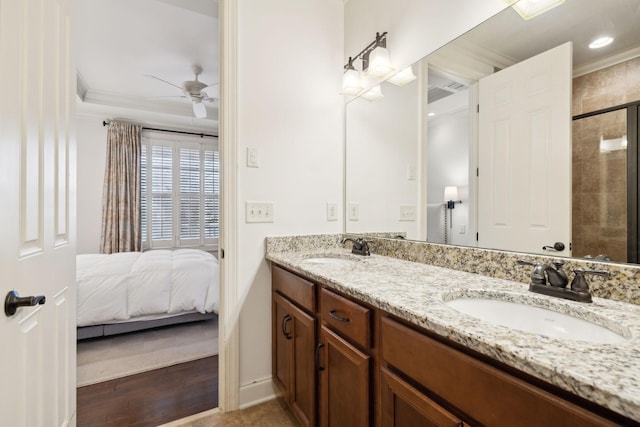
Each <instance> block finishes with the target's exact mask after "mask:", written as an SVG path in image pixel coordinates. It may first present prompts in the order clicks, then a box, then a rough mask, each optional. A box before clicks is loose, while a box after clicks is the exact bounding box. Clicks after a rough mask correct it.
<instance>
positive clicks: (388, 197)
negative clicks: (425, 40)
mask: <svg viewBox="0 0 640 427" xmlns="http://www.w3.org/2000/svg"><path fill="white" fill-rule="evenodd" d="M414 68H416V67H414ZM415 72H418V70H417V69H416V70H415ZM381 86H382V92H383V94H384V98H383V99H378V100H375V101H367V100H366V99H364V98H357V99H354V100H353V101H352V102H350V103H349V104H347V106H346V109H347V115H348V116H349V121H348V122H347V129H346V135H347V141H349V144H347V149H346V156H347V162H346V164H347V167H346V191H347V206H349V204H351V203H357V204H358V205H359V218H358V220H351V219H349V215H347V223H346V230H347V232H349V233H366V232H394V233H395V232H404V233H406V237H407V238H409V239H418V238H419V236H418V224H419V222H418V217H417V215H418V214H417V212H418V190H419V185H418V184H419V179H420V177H419V148H420V90H419V88H420V86H419V79H416V80H414V81H413V82H411V83H408V84H406V85H405V86H402V87H398V86H395V85H393V84H391V83H383V84H382V85H381ZM408 168H410V169H411V170H412V171H413V179H409V178H408V172H407V169H408ZM400 206H413V208H414V213H415V216H414V218H415V219H414V220H413V221H407V220H402V221H401V220H400ZM347 210H348V207H347ZM405 219H406V218H405Z"/></svg>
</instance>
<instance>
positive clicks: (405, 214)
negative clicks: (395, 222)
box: [400, 205, 416, 221]
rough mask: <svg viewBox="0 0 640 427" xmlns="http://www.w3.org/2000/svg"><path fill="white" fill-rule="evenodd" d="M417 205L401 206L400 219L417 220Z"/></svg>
mask: <svg viewBox="0 0 640 427" xmlns="http://www.w3.org/2000/svg"><path fill="white" fill-rule="evenodd" d="M415 220H416V207H415V206H412V205H404V206H400V221H415Z"/></svg>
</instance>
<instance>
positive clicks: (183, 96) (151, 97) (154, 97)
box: [145, 95, 187, 99]
mask: <svg viewBox="0 0 640 427" xmlns="http://www.w3.org/2000/svg"><path fill="white" fill-rule="evenodd" d="M162 98H183V99H184V98H187V96H186V95H169V96H147V97H146V98H145V99H162Z"/></svg>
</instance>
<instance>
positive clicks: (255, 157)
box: [247, 147, 260, 168]
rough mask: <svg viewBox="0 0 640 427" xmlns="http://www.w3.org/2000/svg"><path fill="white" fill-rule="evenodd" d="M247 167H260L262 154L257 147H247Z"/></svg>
mask: <svg viewBox="0 0 640 427" xmlns="http://www.w3.org/2000/svg"><path fill="white" fill-rule="evenodd" d="M247 166H248V167H250V168H259V167H260V152H259V151H258V149H257V148H256V147H247Z"/></svg>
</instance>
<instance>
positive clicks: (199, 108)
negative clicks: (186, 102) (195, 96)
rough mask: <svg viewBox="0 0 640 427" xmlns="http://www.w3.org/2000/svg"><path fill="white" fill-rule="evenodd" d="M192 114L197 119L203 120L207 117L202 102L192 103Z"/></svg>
mask: <svg viewBox="0 0 640 427" xmlns="http://www.w3.org/2000/svg"><path fill="white" fill-rule="evenodd" d="M193 114H194V115H195V116H196V118H198V119H204V118H205V117H207V107H206V106H205V105H204V103H203V102H202V101H194V102H193Z"/></svg>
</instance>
